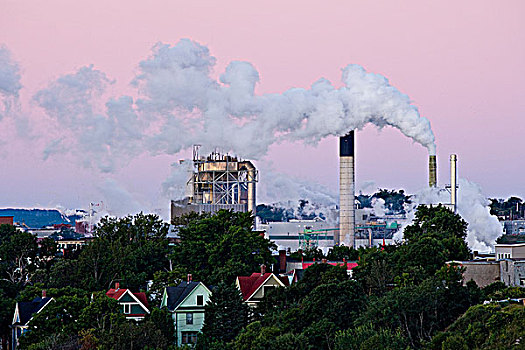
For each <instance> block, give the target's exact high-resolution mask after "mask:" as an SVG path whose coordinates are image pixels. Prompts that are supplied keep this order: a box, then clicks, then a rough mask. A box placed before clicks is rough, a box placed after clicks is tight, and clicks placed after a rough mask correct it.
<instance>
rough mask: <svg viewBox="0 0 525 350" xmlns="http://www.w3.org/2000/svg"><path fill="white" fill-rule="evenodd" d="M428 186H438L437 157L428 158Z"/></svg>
mask: <svg viewBox="0 0 525 350" xmlns="http://www.w3.org/2000/svg"><path fill="white" fill-rule="evenodd" d="M428 186H429V187H436V186H437V161H436V156H435V155H430V156H428Z"/></svg>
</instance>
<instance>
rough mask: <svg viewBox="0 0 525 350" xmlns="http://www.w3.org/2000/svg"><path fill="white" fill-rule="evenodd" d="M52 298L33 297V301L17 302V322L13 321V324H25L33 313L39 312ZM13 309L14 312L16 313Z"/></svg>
mask: <svg viewBox="0 0 525 350" xmlns="http://www.w3.org/2000/svg"><path fill="white" fill-rule="evenodd" d="M51 299H53V298H35V299H33V301H22V302H19V303H17V305H16V308H17V310H18V317H19V322H16V323H15V322H14V320H13V324H18V325H21V326H25V325H27V323H28V322H29V320H30V319H31V317H33V315H34V314H36V313H38V312H40V311H41V310H42V309H43V308H44V307H45V306H46V305H47V303H49V302H50V301H51ZM16 312H17V311H16V310H15V314H16Z"/></svg>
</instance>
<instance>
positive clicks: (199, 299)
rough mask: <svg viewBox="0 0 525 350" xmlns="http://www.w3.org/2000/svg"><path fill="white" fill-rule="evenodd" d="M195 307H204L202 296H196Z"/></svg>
mask: <svg viewBox="0 0 525 350" xmlns="http://www.w3.org/2000/svg"><path fill="white" fill-rule="evenodd" d="M197 305H199V306H202V305H204V295H197Z"/></svg>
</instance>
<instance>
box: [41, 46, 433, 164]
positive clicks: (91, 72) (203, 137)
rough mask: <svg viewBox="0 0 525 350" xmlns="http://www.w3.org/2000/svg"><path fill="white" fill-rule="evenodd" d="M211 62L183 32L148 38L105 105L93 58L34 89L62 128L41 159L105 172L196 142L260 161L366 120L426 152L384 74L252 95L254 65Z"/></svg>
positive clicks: (404, 101)
mask: <svg viewBox="0 0 525 350" xmlns="http://www.w3.org/2000/svg"><path fill="white" fill-rule="evenodd" d="M215 61H216V60H215V58H214V57H213V56H211V55H210V53H209V50H208V48H207V47H205V46H203V45H200V44H198V43H196V42H194V41H191V40H188V39H183V40H180V41H179V42H178V43H177V44H175V45H173V46H171V45H168V44H157V45H155V46H154V47H153V53H152V56H151V57H149V58H148V59H146V60H144V61H142V62H140V64H139V74H138V75H137V76H136V78H135V79H134V80H133V82H132V84H133V85H134V86H135V87H137V89H138V92H137V96H136V97H135V98H133V97H131V96H122V97H118V98H112V99H109V100H107V101H106V102H105V103H104V102H103V97H104V94H105V92H106V88H107V86H108V85H110V84H111V83H112V81H111V80H110V79H109V78H108V77H107V76H106V75H105V74H104V73H103V72H101V71H99V70H96V69H94V68H93V66H89V67H83V68H81V69H79V70H78V71H77V72H76V73H74V74H69V75H65V76H62V77H60V78H59V79H58V80H56V81H54V82H52V83H51V84H49V86H48V87H47V88H45V89H43V90H41V91H39V92H38V93H37V94H36V95H35V96H34V100H35V101H36V102H37V103H38V105H40V106H41V107H42V108H44V110H45V111H46V113H47V114H48V115H49V116H50V117H51V118H53V119H54V120H56V121H57V122H58V123H59V124H60V125H62V126H64V127H65V128H67V129H68V130H69V131H70V135H69V136H61V138H58V139H55V140H52V141H51V142H50V143H49V144H48V146H47V148H46V150H45V152H44V158H46V157H48V156H50V155H52V154H54V153H58V152H67V151H77V152H78V154H82V155H84V163H85V165H86V166H93V165H94V166H96V167H98V168H99V169H100V170H102V171H105V172H111V171H113V170H114V169H115V168H116V167H118V166H119V163H118V162H117V159H118V160H119V161H124V162H125V161H126V159H130V158H131V157H133V156H136V155H137V154H139V153H142V152H145V151H146V152H150V153H151V154H175V153H177V152H179V151H181V150H184V149H188V148H189V147H191V146H192V145H193V144H201V145H202V147H203V148H202V151H203V152H207V151H210V150H212V149H213V148H215V147H220V148H221V149H222V150H224V151H226V152H228V151H232V152H234V153H236V154H239V155H241V156H243V157H246V158H250V159H259V158H260V157H261V156H263V155H265V154H266V153H267V151H268V148H269V146H270V145H272V144H274V143H276V142H279V141H282V140H291V141H297V140H302V141H304V142H308V143H314V144H315V143H316V142H318V141H320V140H321V139H323V138H325V137H327V136H331V135H336V136H340V135H344V134H346V133H347V132H348V131H349V130H353V129H359V128H362V127H364V126H365V125H367V124H368V123H372V124H374V125H376V126H377V127H379V128H382V127H384V126H392V127H395V128H397V129H399V130H400V131H401V132H402V133H403V134H404V135H406V136H408V137H410V138H412V139H413V140H414V141H415V142H418V143H420V144H421V145H423V146H424V147H426V148H427V149H428V151H429V152H430V153H431V154H434V153H435V144H434V135H433V133H432V130H431V128H430V122H429V121H428V119H426V118H423V117H420V116H419V113H418V110H417V108H416V107H415V106H413V105H412V104H411V102H410V99H409V97H408V96H407V95H405V94H403V93H401V92H400V91H399V90H397V89H396V88H395V87H393V86H391V85H390V84H389V82H388V80H387V79H386V78H385V77H383V76H381V75H378V74H373V73H368V72H366V71H365V70H364V69H363V67H361V66H358V65H348V66H347V67H346V68H344V69H343V74H342V82H343V83H344V86H343V87H341V88H336V87H334V86H333V85H332V84H331V83H330V82H329V81H328V80H326V79H319V80H318V81H316V82H315V83H313V84H312V86H311V87H310V88H309V89H303V88H293V89H290V90H287V91H285V92H283V93H281V94H265V95H255V94H254V90H255V85H256V84H257V83H258V82H259V73H258V72H257V70H256V69H255V68H254V67H253V65H252V64H250V63H248V62H240V61H233V62H231V63H230V64H229V65H228V66H227V68H226V69H225V72H224V73H223V74H222V75H221V76H220V78H219V80H217V79H215V78H213V77H212V76H211V70H212V68H213V67H214V64H215ZM96 106H99V108H98V109H97V108H96Z"/></svg>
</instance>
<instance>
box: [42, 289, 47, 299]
mask: <svg viewBox="0 0 525 350" xmlns="http://www.w3.org/2000/svg"><path fill="white" fill-rule="evenodd" d="M46 296H47V292H46V290H45V289H42V299H44V298H45V297H46Z"/></svg>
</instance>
